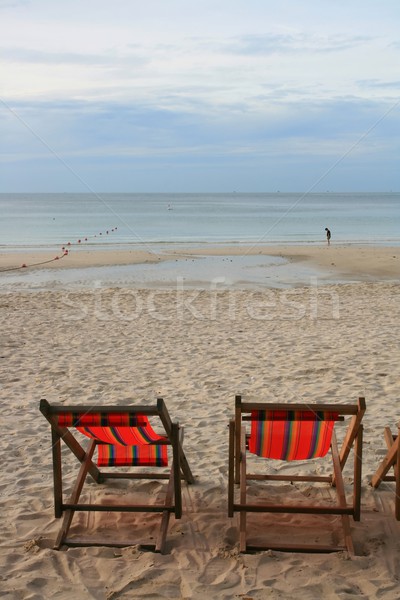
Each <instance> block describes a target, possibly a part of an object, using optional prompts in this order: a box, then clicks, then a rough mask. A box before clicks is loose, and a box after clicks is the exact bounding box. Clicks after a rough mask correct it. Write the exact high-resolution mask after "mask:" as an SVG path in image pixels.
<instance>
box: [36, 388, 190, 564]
mask: <svg viewBox="0 0 400 600" xmlns="http://www.w3.org/2000/svg"><path fill="white" fill-rule="evenodd" d="M40 410H41V412H42V413H43V415H44V416H45V417H46V419H47V420H48V421H49V423H50V425H51V432H52V453H53V479H54V507H55V516H56V517H57V518H60V517H63V521H62V525H61V529H60V532H59V534H58V537H57V540H56V542H55V546H54V547H55V548H56V549H60V548H61V546H63V545H66V546H91V545H101V546H118V547H122V546H131V545H135V544H137V543H138V542H137V541H135V540H133V539H131V538H130V537H129V539H127V540H124V541H121V540H119V541H118V540H115V539H111V540H109V539H107V540H104V539H103V540H100V541H99V540H95V541H93V539H92V540H90V539H86V540H82V539H79V538H76V536H72V537H68V532H69V529H70V526H71V522H72V519H73V516H74V513H75V512H76V511H103V512H104V511H116V512H147V513H160V515H161V523H160V528H159V533H158V537H157V539H156V542H155V544H147V545H146V544H141V545H142V547H143V548H147V549H149V550H154V551H156V552H161V553H164V552H165V547H166V536H167V530H168V524H169V519H170V515H171V514H172V513H173V514H174V516H175V518H176V519H180V518H181V515H182V493H181V479H184V480H186V481H187V483H193V482H194V479H193V475H192V473H191V470H190V467H189V465H188V463H187V460H186V457H185V454H184V452H183V449H182V441H183V429H182V428H180V427H179V425H178V423H174V422H172V421H171V419H170V416H169V413H168V411H167V407H166V405H165V402H164V400H163V399H162V398H158V399H157V404H156V405H153V406H145V405H142V406H113V407H110V406H63V405H61V406H59V405H57V406H56V405H51V404H49V402H47V400H41V401H40ZM149 418H151V419H152V420H157V419H158V422H159V424H160V427H162V434H159V433H156V432H155V431H154V429H153V427H152V425H151V424H150V421H149ZM80 434H83V435H84V436H85V437H86V438H89V441H88V445H87V447H85V448H84V447H83V446H82V445H81V441H80V440H81V439H83V440H84V438H82V435H80ZM61 442H64V444H65V445H66V446H67V447H68V448H69V450H71V452H72V453H73V454H74V455H75V457H76V458H77V459H78V461H79V462H80V463H81V466H80V469H79V472H78V476H77V479H76V482H75V485H74V486H73V488H72V492H71V495H70V497H69V499H67V500H64V493H63V473H62V471H63V469H62V462H64V463H65V459H64V460H62V459H63V457H64V453H63V452H62V447H64V446H62V445H61ZM95 453H96V455H97V460H96V463H97V464H95V462H94V461H93V460H92V459H93V457H94V455H95ZM169 453H171V455H172V456H171V458H172V460H171V461H170V462H171V466H170V468H168V461H169V456H168V455H169ZM107 467H109V468H110V469H111V470H106V471H105V470H104V468H107ZM115 467H117V469H115V470H114V468H115ZM121 467H125V468H124V469H121ZM126 467H130V469H127V468H126ZM87 475H90V476H91V478H92V479H93V480H94V481H95V482H96V483H98V484H102V483H104V482H105V481H106V480H109V479H157V480H158V479H164V480H167V482H168V483H167V486H166V491H165V499H164V501H163V502H161V501H160V502H158V503H156V502H155V501H154V498H151V499H150V502H149V503H148V504H132V503H128V502H127V503H126V504H118V502H117V501H116V499H114V502H107V503H104V502H103V501H101V502H98V503H97V504H96V503H94V502H93V503H83V502H79V498H80V496H81V492H82V488H83V486H84V482H85V479H86V476H87Z"/></svg>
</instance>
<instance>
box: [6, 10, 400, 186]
mask: <svg viewBox="0 0 400 600" xmlns="http://www.w3.org/2000/svg"><path fill="white" fill-rule="evenodd" d="M399 165H400V2H399V1H398V0H380V1H379V2H377V1H376V0H335V1H333V0H302V1H300V0H274V1H272V0H146V1H145V2H144V1H143V0H113V1H112V2H111V1H110V0H108V1H107V2H105V1H104V0H79V1H77V0H68V1H67V0H57V1H55V0H32V1H30V0H0V192H6V193H11V192H169V193H170V192H230V191H238V192H239V191H240V192H274V191H277V190H279V191H281V192H299V191H301V192H320V191H326V190H329V191H337V192H340V191H343V192H346V191H349V192H351V191H366V192H376V191H400V175H399V173H400V169H399Z"/></svg>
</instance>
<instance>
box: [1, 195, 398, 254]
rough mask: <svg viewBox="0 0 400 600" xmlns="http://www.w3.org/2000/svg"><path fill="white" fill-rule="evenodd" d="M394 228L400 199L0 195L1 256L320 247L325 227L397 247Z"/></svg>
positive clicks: (349, 238)
mask: <svg viewBox="0 0 400 600" xmlns="http://www.w3.org/2000/svg"><path fill="white" fill-rule="evenodd" d="M399 224H400V194H398V193H381V194H376V193H373V194H372V193H371V194H367V193H357V194H355V193H352V194H335V193H324V194H307V195H302V194H280V193H276V194H242V193H230V194H98V195H95V194H0V249H1V250H3V251H4V250H6V251H7V250H15V249H18V248H21V249H26V248H27V247H29V248H35V249H39V248H47V247H50V246H55V247H58V246H60V245H63V244H66V243H68V242H71V243H76V242H77V240H78V239H81V240H82V243H84V244H91V245H96V246H102V245H104V244H107V245H109V244H111V245H117V246H125V245H130V244H135V245H141V244H145V245H149V244H152V243H177V242H180V243H191V244H192V243H223V242H229V243H237V242H242V243H251V244H253V243H263V244H277V243H290V244H305V243H321V242H324V241H325V231H324V229H325V227H328V228H329V229H330V230H331V231H332V242H333V243H335V242H340V243H367V244H384V245H400V227H399ZM112 229H114V231H112ZM107 231H108V232H109V233H108V234H107V233H106V232H107ZM100 234H101V235H100ZM85 238H87V241H85Z"/></svg>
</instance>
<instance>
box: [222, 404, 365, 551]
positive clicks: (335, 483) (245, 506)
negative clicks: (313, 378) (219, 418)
mask: <svg viewBox="0 0 400 600" xmlns="http://www.w3.org/2000/svg"><path fill="white" fill-rule="evenodd" d="M288 409H289V410H291V411H315V412H317V411H325V412H336V413H337V414H338V415H339V420H344V419H345V417H348V416H349V417H351V419H350V423H349V426H348V429H347V432H346V435H345V437H344V440H343V443H342V447H341V450H340V452H339V450H338V445H337V441H336V436H335V431H333V435H332V441H331V448H330V454H331V457H332V462H333V473H332V475H330V476H316V475H297V476H296V475H266V474H259V473H247V469H246V452H247V448H248V439H249V435H248V434H247V433H246V428H245V426H244V423H243V422H244V421H251V416H250V414H251V412H252V411H253V410H274V411H275V410H277V411H281V410H283V411H285V410H288ZM364 413H365V399H364V398H359V399H358V403H357V404H353V405H348V404H346V405H342V404H281V403H277V404H274V403H262V402H243V401H242V397H241V396H236V399H235V418H234V419H232V420H231V422H230V424H229V482H228V515H229V517H233V516H234V513H235V512H238V513H239V515H240V517H239V545H240V551H241V552H251V551H257V550H267V549H272V550H280V551H296V552H336V551H340V550H344V549H347V550H348V552H349V553H350V554H354V545H353V541H352V538H351V531H350V521H349V516H350V515H351V516H352V517H353V519H354V521H359V520H360V506H361V468H362V436H363V426H362V424H361V420H362V418H363V415H364ZM352 448H353V451H354V485H353V502H352V505H348V504H347V500H346V496H345V489H344V482H343V476H342V471H343V469H344V466H345V464H346V461H347V458H348V456H349V454H350V451H351V449H352ZM261 460H266V459H263V458H262V459H261ZM250 480H258V481H289V482H293V481H309V482H327V483H329V484H330V485H331V486H332V487H335V488H336V492H337V504H336V505H324V506H322V505H311V504H308V505H305V504H279V505H276V504H271V503H262V504H261V503H257V504H255V503H251V502H249V501H248V500H247V482H248V481H250ZM235 483H236V484H239V486H240V488H239V501H238V502H237V501H235V496H236V493H235ZM263 512H267V513H303V514H319V515H340V516H341V520H342V526H343V532H344V545H343V546H323V545H319V546H316V545H306V544H304V545H295V544H284V543H279V544H269V543H267V544H266V545H263V546H261V545H250V544H248V542H247V530H246V515H247V513H263Z"/></svg>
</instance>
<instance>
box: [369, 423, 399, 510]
mask: <svg viewBox="0 0 400 600" xmlns="http://www.w3.org/2000/svg"><path fill="white" fill-rule="evenodd" d="M397 428H398V432H397V435H393V434H392V432H391V430H390V427H385V429H384V437H385V441H386V445H387V448H388V451H387V453H386V456H385V458H384V459H383V460H382V462H381V464H380V465H379V467H378V468H377V470H376V472H375V474H374V476H373V477H372V479H371V485H372V487H374V488H377V487H379V485H380V483H381V482H382V481H395V482H396V486H395V501H394V506H395V516H396V519H397V520H398V521H400V445H399V444H400V442H399V440H400V423H399V424H398V426H397ZM392 467H393V475H388V474H387V473H388V472H389V471H390V469H391V468H392Z"/></svg>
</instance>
